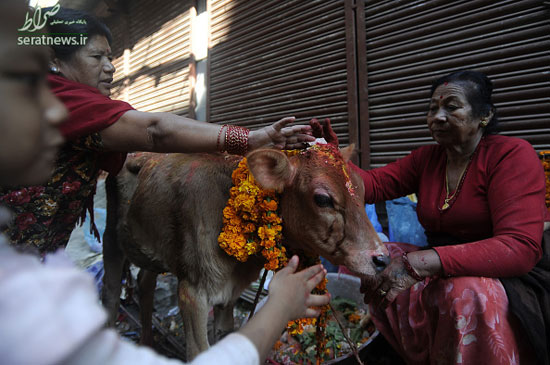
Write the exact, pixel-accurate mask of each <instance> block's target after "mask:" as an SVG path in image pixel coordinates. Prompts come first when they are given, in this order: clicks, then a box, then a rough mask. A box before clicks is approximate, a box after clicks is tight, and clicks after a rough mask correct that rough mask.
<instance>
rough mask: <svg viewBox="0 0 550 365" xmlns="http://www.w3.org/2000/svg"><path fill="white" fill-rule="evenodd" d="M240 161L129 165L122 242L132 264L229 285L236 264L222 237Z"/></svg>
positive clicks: (212, 158) (122, 178) (182, 158)
mask: <svg viewBox="0 0 550 365" xmlns="http://www.w3.org/2000/svg"><path fill="white" fill-rule="evenodd" d="M238 161H239V158H238V157H234V156H227V155H221V154H141V155H139V156H137V157H134V158H131V159H129V160H128V161H127V162H126V164H125V169H123V171H122V172H121V173H120V174H119V176H118V177H117V184H118V191H119V220H118V241H119V244H120V245H121V246H122V248H123V249H124V251H125V253H126V255H127V256H128V258H129V259H130V261H132V262H134V263H135V264H136V265H138V266H140V267H143V268H146V269H148V270H151V271H156V272H164V271H170V272H172V273H173V274H175V275H176V276H178V277H180V278H181V277H185V278H186V280H188V281H189V282H190V283H192V284H196V285H198V284H199V283H200V282H203V281H204V280H207V281H213V282H219V281H220V279H221V280H223V278H222V276H223V275H226V273H227V271H228V270H231V268H230V267H233V266H234V264H235V263H234V259H231V258H230V257H229V256H227V255H225V253H223V251H222V250H221V249H220V248H219V246H218V244H217V236H218V234H219V232H220V231H221V227H222V217H223V215H222V212H223V208H224V207H225V204H226V203H227V199H228V198H229V190H230V188H231V185H232V183H231V174H232V172H233V170H234V169H235V167H236V165H237V163H238ZM228 266H229V267H228ZM205 284H207V282H203V283H202V284H201V286H202V285H205ZM212 284H214V283H212ZM213 286H214V287H215V286H217V285H213Z"/></svg>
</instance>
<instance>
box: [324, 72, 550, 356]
mask: <svg viewBox="0 0 550 365" xmlns="http://www.w3.org/2000/svg"><path fill="white" fill-rule="evenodd" d="M491 93H492V83H491V81H490V80H489V79H488V78H487V77H486V76H485V75H483V74H481V73H479V72H474V71H459V72H455V73H452V74H450V75H448V76H445V77H442V78H440V79H439V80H437V81H436V82H435V83H434V85H433V87H432V96H431V101H430V109H429V112H428V116H427V123H428V128H429V129H430V132H431V135H432V137H433V138H434V140H435V141H436V142H437V144H436V145H429V146H424V147H421V148H418V149H417V150H415V151H413V152H412V153H411V154H410V155H408V156H407V157H405V158H403V159H400V160H398V161H396V162H394V163H390V164H388V165H386V166H384V167H382V168H378V169H373V170H370V171H363V170H361V169H359V168H357V167H355V170H356V171H357V172H359V173H360V174H361V176H362V178H363V182H364V184H365V192H366V193H365V194H366V196H365V202H366V203H375V202H381V201H384V200H389V199H395V198H397V197H401V196H405V195H408V194H412V193H416V195H417V196H418V205H417V214H418V219H419V221H420V223H421V224H422V226H423V227H424V228H425V230H426V236H427V238H428V241H429V246H428V247H427V248H423V249H419V248H418V247H416V246H412V245H407V244H388V249H389V251H390V255H391V257H392V261H391V263H390V265H389V266H388V267H387V268H386V269H385V270H384V271H383V272H382V273H380V274H379V275H377V276H376V277H374V278H367V279H364V280H363V286H362V290H363V291H364V292H365V301H366V302H370V303H372V305H373V308H375V312H374V321H375V324H376V326H377V328H378V329H379V330H380V331H381V333H382V334H383V335H384V337H385V338H386V339H387V340H388V341H389V342H390V343H391V344H392V345H393V347H394V348H396V349H397V350H398V351H399V353H400V354H401V356H402V357H403V358H404V359H405V360H406V361H407V363H410V364H427V363H430V364H436V363H437V364H440V363H444V364H451V363H453V364H454V363H462V364H503V363H506V364H511V363H517V362H520V361H522V362H525V363H532V362H531V361H532V360H533V357H534V356H535V354H534V353H533V352H532V350H530V345H529V342H530V341H529V340H531V342H532V343H536V342H539V345H541V347H542V348H541V347H537V356H539V355H540V357H539V358H538V360H539V361H540V362H541V363H547V361H548V357H546V352H547V348H545V346H547V343H548V340H544V338H545V333H544V332H545V330H544V327H543V329H542V331H541V332H542V333H538V334H536V335H534V336H532V335H531V334H529V336H525V332H524V331H523V329H522V328H521V326H520V325H519V324H518V320H517V318H516V316H515V315H516V314H517V313H516V312H514V313H513V314H512V312H513V311H512V310H511V307H512V306H511V305H509V299H510V303H511V301H512V299H515V298H512V296H510V298H509V297H508V296H507V291H508V287H506V291H505V287H504V286H503V283H506V280H507V279H503V280H502V281H501V280H499V279H498V278H511V277H520V276H522V275H525V274H527V273H528V272H530V271H531V270H532V269H533V268H534V266H535V265H536V264H537V262H539V260H541V256H542V248H541V238H542V233H543V221H544V218H545V215H546V213H547V210H546V207H545V203H544V191H545V186H544V184H545V183H544V175H543V170H542V168H541V163H540V161H539V159H538V157H537V155H536V153H535V151H534V149H533V147H532V146H531V145H530V144H529V143H528V142H526V141H524V140H521V139H518V138H512V137H505V136H500V135H497V134H495V130H496V127H497V118H496V116H495V113H496V110H495V107H494V106H493V104H492V102H491ZM314 129H315V128H314ZM314 134H315V132H314ZM325 135H328V136H330V128H327V126H325ZM329 139H330V138H329ZM545 272H546V274H545V275H547V273H548V270H547V269H546V270H545ZM543 285H546V286H548V284H544V283H543ZM547 291H548V289H547ZM508 294H509V295H510V293H508ZM520 301H521V300H520ZM548 303H550V302H546V304H543V308H542V310H541V312H542V314H543V315H544V312H545V311H546V312H547V313H548V314H550V308H548V305H549V304H548ZM544 306H545V307H546V308H544ZM520 318H521V317H520ZM540 320H541V322H542V317H541V318H540ZM531 324H532V323H527V324H526V323H524V328H528V327H531ZM548 329H550V327H549V328H548ZM548 329H546V331H548ZM540 337H542V341H540V339H539V338H540ZM539 350H540V351H539ZM530 351H531V352H530ZM545 358H546V360H545Z"/></svg>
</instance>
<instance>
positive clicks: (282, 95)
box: [207, 0, 357, 144]
mask: <svg viewBox="0 0 550 365" xmlns="http://www.w3.org/2000/svg"><path fill="white" fill-rule="evenodd" d="M345 3H351V2H348V1H347V0H346V1H344V0H342V1H263V0H259V1H258V0H256V1H239V0H213V1H212V2H211V4H210V12H211V45H210V54H209V62H210V64H209V98H208V100H209V102H208V111H207V115H208V120H209V121H210V122H214V123H232V124H238V125H241V126H247V127H250V128H253V129H254V128H258V127H261V126H264V125H269V124H271V123H273V122H275V121H276V120H278V119H280V118H282V117H285V116H295V117H296V118H297V121H298V122H300V123H305V122H307V121H309V119H310V118H312V117H317V118H325V117H329V118H331V121H332V122H333V126H334V128H335V130H336V132H337V133H338V135H339V137H340V140H341V142H342V144H347V143H348V142H349V141H350V136H349V131H350V128H352V129H353V127H350V124H353V123H354V122H353V121H350V113H349V110H348V97H349V95H348V89H349V85H350V84H348V83H349V82H353V81H350V80H348V73H347V67H348V62H350V60H349V59H347V54H348V52H347V48H346V46H347V45H346V36H348V37H349V25H348V29H347V30H346V15H348V16H349V14H348V13H347V12H346V11H345V6H344V5H345ZM352 61H353V62H355V60H352ZM354 88H355V86H354ZM352 107H353V106H352ZM355 124H357V119H355ZM355 128H356V127H355ZM351 139H352V141H356V140H357V135H355V136H352V137H351Z"/></svg>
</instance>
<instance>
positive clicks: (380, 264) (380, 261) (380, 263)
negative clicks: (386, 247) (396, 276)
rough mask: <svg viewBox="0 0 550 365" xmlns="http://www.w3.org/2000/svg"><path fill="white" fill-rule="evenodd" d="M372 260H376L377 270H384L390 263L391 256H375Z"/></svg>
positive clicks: (375, 266)
mask: <svg viewBox="0 0 550 365" xmlns="http://www.w3.org/2000/svg"><path fill="white" fill-rule="evenodd" d="M372 262H374V268H375V269H376V272H382V271H384V269H385V268H386V266H388V265H389V264H390V257H389V256H386V255H378V256H373V257H372Z"/></svg>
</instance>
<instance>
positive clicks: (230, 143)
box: [225, 125, 250, 156]
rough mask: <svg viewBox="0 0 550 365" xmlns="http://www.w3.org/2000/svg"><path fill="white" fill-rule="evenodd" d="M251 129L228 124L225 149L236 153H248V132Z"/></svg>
mask: <svg viewBox="0 0 550 365" xmlns="http://www.w3.org/2000/svg"><path fill="white" fill-rule="evenodd" d="M249 133H250V129H248V128H243V127H239V126H236V125H228V126H227V130H226V132H225V150H226V151H227V152H229V153H231V154H234V155H242V156H244V155H246V153H247V152H248V134H249Z"/></svg>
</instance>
